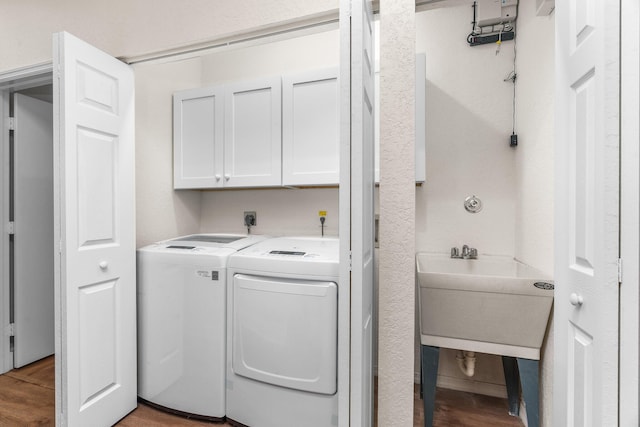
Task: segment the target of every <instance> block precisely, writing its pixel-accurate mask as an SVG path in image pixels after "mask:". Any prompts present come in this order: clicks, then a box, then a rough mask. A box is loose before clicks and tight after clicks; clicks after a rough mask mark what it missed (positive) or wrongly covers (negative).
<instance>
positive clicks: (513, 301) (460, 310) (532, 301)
mask: <svg viewBox="0 0 640 427" xmlns="http://www.w3.org/2000/svg"><path fill="white" fill-rule="evenodd" d="M416 280H417V284H418V291H419V310H420V338H421V343H422V344H423V345H430V346H434V347H445V348H454V349H459V350H467V351H477V352H481V353H493V354H501V355H505V356H512V357H522V358H526V359H533V360H539V359H540V347H541V346H542V341H543V339H544V334H545V330H546V328H547V322H548V320H549V314H550V312H551V306H552V304H553V289H549V288H552V287H551V286H549V285H551V284H552V283H553V282H552V281H551V280H550V279H549V278H548V277H547V276H546V275H545V274H543V273H541V272H540V271H538V270H536V269H534V268H533V267H530V266H528V265H526V264H523V263H521V262H519V261H516V260H514V259H512V258H508V257H499V256H481V257H479V259H452V258H450V257H449V256H448V255H444V254H430V253H418V254H416ZM535 284H537V285H538V286H536V285H535Z"/></svg>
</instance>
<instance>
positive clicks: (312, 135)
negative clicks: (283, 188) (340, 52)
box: [282, 68, 340, 185]
mask: <svg viewBox="0 0 640 427" xmlns="http://www.w3.org/2000/svg"><path fill="white" fill-rule="evenodd" d="M338 95H339V92H338V68H329V69H324V70H315V71H311V72H305V73H298V74H294V75H289V76H284V77H283V78H282V183H283V185H327V184H338V183H339V182H340V150H339V148H340V145H339V143H340V138H339V122H340V119H339V115H338V114H339V105H338Z"/></svg>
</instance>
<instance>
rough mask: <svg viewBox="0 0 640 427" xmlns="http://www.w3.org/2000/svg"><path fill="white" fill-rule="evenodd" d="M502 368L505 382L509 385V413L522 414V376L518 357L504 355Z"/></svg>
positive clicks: (515, 415)
mask: <svg viewBox="0 0 640 427" xmlns="http://www.w3.org/2000/svg"><path fill="white" fill-rule="evenodd" d="M502 369H503V370H504V382H505V384H506V386H507V398H508V399H509V415H513V416H514V417H517V416H518V415H520V377H519V375H518V362H517V361H516V358H515V357H510V356H502Z"/></svg>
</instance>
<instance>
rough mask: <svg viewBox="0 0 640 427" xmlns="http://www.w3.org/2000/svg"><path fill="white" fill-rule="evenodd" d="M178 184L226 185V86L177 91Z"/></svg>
mask: <svg viewBox="0 0 640 427" xmlns="http://www.w3.org/2000/svg"><path fill="white" fill-rule="evenodd" d="M173 125H174V129H173V141H174V151H173V162H174V163H173V170H174V181H173V185H174V188H176V189H178V188H216V187H222V185H223V180H222V173H223V167H224V158H223V150H224V88H223V87H221V86H216V87H209V88H197V89H189V90H184V91H181V92H178V93H175V94H174V95H173Z"/></svg>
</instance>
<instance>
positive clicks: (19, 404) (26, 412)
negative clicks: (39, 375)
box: [0, 375, 55, 426]
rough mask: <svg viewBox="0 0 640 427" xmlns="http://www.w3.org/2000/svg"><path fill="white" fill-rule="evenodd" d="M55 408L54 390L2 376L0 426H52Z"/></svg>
mask: <svg viewBox="0 0 640 427" xmlns="http://www.w3.org/2000/svg"><path fill="white" fill-rule="evenodd" d="M54 408H55V394H54V390H53V388H47V387H41V386H38V385H35V384H31V383H28V382H25V381H21V380H18V379H15V378H11V377H10V376H8V375H0V426H22V425H24V426H26V425H28V426H52V425H54V422H55V409H54Z"/></svg>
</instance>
